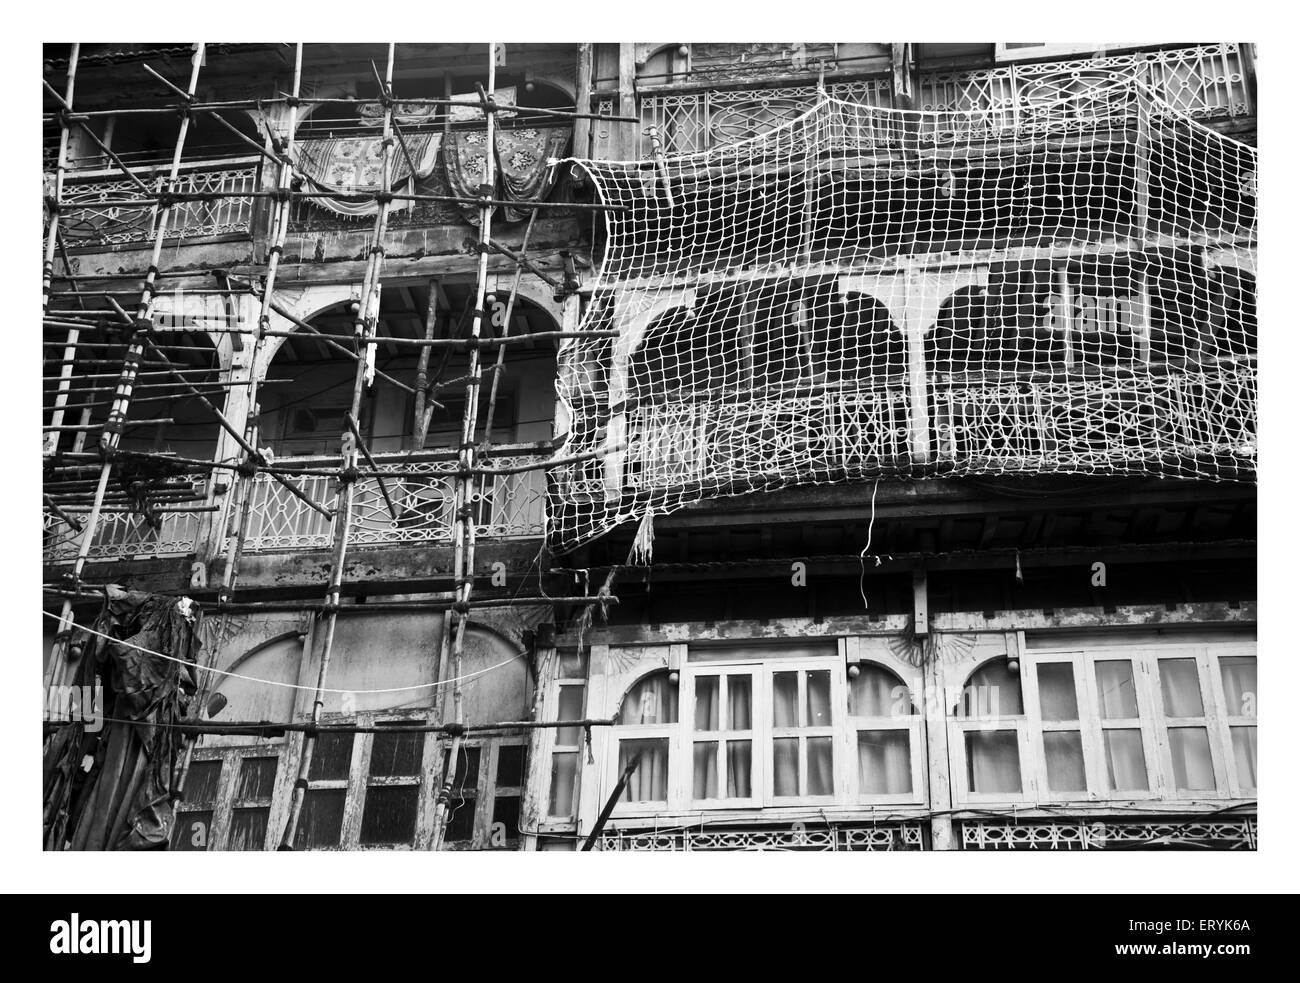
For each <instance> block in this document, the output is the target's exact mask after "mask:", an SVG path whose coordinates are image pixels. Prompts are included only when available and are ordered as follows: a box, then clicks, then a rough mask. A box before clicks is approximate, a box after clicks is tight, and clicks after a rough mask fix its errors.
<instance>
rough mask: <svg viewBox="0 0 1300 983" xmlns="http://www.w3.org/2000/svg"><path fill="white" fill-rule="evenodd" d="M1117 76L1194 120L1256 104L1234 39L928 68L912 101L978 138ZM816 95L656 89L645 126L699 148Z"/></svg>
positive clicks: (836, 92)
mask: <svg viewBox="0 0 1300 983" xmlns="http://www.w3.org/2000/svg"><path fill="white" fill-rule="evenodd" d="M1116 77H1120V78H1135V79H1137V80H1138V81H1140V82H1142V83H1144V84H1145V85H1147V86H1149V87H1150V88H1151V90H1152V91H1153V92H1154V93H1155V95H1156V96H1157V97H1158V98H1159V99H1161V100H1162V101H1164V102H1167V103H1169V104H1170V105H1171V106H1173V107H1174V108H1175V109H1177V110H1178V111H1180V112H1182V113H1185V114H1186V115H1188V116H1192V117H1194V118H1196V119H1210V118H1222V117H1233V116H1245V115H1249V114H1250V113H1251V112H1252V111H1253V110H1252V107H1251V102H1250V95H1249V91H1248V87H1247V85H1246V71H1245V66H1244V64H1243V58H1242V53H1241V50H1240V45H1238V44H1236V43H1234V42H1225V43H1222V44H1208V45H1199V46H1197V47H1191V48H1178V49H1173V50H1167V51H1145V52H1136V53H1133V54H1124V55H1108V56H1105V57H1100V58H1085V59H1078V60H1074V61H1055V62H1030V63H1025V64H1013V65H1001V66H998V67H996V68H988V69H980V70H977V71H968V72H948V73H939V74H928V75H922V76H921V79H920V83H919V86H918V91H917V97H916V105H915V108H916V109H920V110H924V111H930V112H943V113H967V112H970V113H975V114H977V115H975V116H974V117H973V118H972V119H971V120H970V121H969V123H970V125H971V126H972V127H974V126H978V127H979V129H980V135H990V134H993V133H996V132H998V131H1001V130H1004V129H1010V128H1014V127H1016V126H1017V125H1019V124H1020V123H1021V122H1022V114H1025V113H1030V114H1032V112H1033V109H1034V107H1035V105H1040V104H1047V103H1054V102H1059V100H1061V99H1062V98H1063V97H1068V96H1069V95H1070V94H1071V93H1074V92H1078V93H1084V92H1088V91H1090V90H1095V89H1096V88H1097V86H1098V83H1101V82H1105V81H1109V80H1113V79H1115V78H1116ZM826 90H827V93H828V94H829V95H831V96H833V97H834V98H837V99H844V100H848V101H850V102H858V103H861V104H862V105H865V106H873V107H880V108H886V107H889V106H890V105H891V94H890V83H889V81H888V80H886V79H881V78H877V79H865V80H859V81H852V82H838V83H833V84H829V85H827V87H826ZM816 99H817V90H816V88H815V87H814V86H812V85H808V86H802V87H787V88H779V89H728V90H716V91H714V90H710V91H695V92H680V93H673V92H655V93H653V94H647V95H644V96H643V97H642V98H641V100H640V109H641V120H642V125H643V127H650V126H654V127H655V128H656V131H657V133H658V135H659V138H660V140H661V142H662V144H663V148H664V150H665V151H666V152H667V153H693V152H695V151H700V150H707V149H709V148H710V147H713V146H716V145H720V144H727V143H731V142H734V141H736V140H739V139H743V138H746V137H750V136H755V135H757V134H759V133H764V132H766V131H767V130H770V129H772V128H773V127H775V126H779V125H780V124H781V123H784V122H786V121H787V120H790V119H793V118H794V117H795V116H798V115H799V114H800V113H802V112H804V111H806V110H807V109H808V108H809V107H810V106H812V105H813V103H814V102H815V101H816ZM988 110H992V112H991V113H989V112H987V111H988ZM935 135H936V136H952V134H935ZM640 139H641V153H642V154H643V155H646V154H649V153H650V150H651V144H650V141H649V139H648V138H647V137H645V136H644V135H642V136H641V138H640Z"/></svg>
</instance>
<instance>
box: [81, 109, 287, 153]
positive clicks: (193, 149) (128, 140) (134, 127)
mask: <svg viewBox="0 0 1300 983" xmlns="http://www.w3.org/2000/svg"><path fill="white" fill-rule="evenodd" d="M165 101H166V100H165V99H160V100H159V104H160V103H162V102H165ZM217 115H218V116H220V117H221V119H222V120H224V121H225V122H226V123H228V124H229V125H230V126H233V127H234V128H235V129H236V130H237V131H238V132H239V133H240V134H242V135H243V136H245V137H247V138H248V139H250V140H252V141H253V142H254V143H256V144H257V145H259V146H261V145H263V144H265V142H266V135H265V134H264V133H262V132H260V131H259V130H258V127H257V124H256V123H255V122H254V121H253V119H252V117H251V116H249V114H248V113H246V112H244V111H243V110H239V109H223V110H218V111H217ZM98 119H102V120H103V122H102V123H101V122H98V121H97V122H96V124H94V125H95V126H96V127H97V128H99V127H102V130H103V132H100V133H98V134H97V135H98V136H99V138H100V139H101V140H103V142H104V143H105V144H106V145H107V146H108V148H109V149H110V150H112V151H113V153H114V154H116V155H117V156H118V157H119V158H121V159H122V161H123V162H124V163H126V164H130V165H132V166H135V165H139V166H142V167H143V166H149V165H165V164H168V163H170V161H171V158H172V154H173V153H174V152H175V149H176V136H177V126H178V119H179V118H178V117H177V116H176V115H175V114H173V113H140V114H135V113H122V114H120V115H116V116H107V117H102V118H97V120H98ZM86 144H87V152H88V153H89V154H90V155H91V157H90V159H89V160H87V161H86V162H85V163H83V164H82V166H102V167H110V166H112V165H111V163H110V162H109V160H108V158H107V157H104V156H103V155H102V153H100V151H99V150H98V148H96V147H93V146H92V145H90V144H89V141H86ZM253 154H256V151H255V150H253V148H252V147H250V146H249V145H248V144H247V143H245V142H244V141H242V140H240V139H239V138H238V137H236V136H235V135H234V134H233V133H231V132H230V130H229V129H227V128H226V127H225V126H222V125H221V123H219V122H217V120H215V119H213V118H212V116H211V115H209V114H208V113H206V112H202V113H194V114H192V115H191V116H190V125H189V128H188V129H187V130H186V132H185V146H184V148H183V149H182V152H181V159H182V160H183V161H205V160H223V159H227V158H231V157H248V156H250V155H253ZM99 158H102V161H101V162H99V163H94V161H96V160H97V159H99Z"/></svg>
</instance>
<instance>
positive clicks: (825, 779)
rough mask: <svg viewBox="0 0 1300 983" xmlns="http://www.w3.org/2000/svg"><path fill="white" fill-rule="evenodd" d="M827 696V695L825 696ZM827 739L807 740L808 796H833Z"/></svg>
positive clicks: (833, 776)
mask: <svg viewBox="0 0 1300 983" xmlns="http://www.w3.org/2000/svg"><path fill="white" fill-rule="evenodd" d="M827 695H828V696H829V694H827ZM832 743H833V739H832V738H829V737H810V738H808V794H809V795H834V794H835V769H834V767H833V766H832V760H833V755H832V753H831V745H832Z"/></svg>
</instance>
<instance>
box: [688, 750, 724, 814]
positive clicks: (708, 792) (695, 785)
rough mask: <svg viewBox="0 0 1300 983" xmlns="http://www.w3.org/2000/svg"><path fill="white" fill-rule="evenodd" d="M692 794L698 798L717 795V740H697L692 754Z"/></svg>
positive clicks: (715, 796) (710, 797) (712, 797)
mask: <svg viewBox="0 0 1300 983" xmlns="http://www.w3.org/2000/svg"><path fill="white" fill-rule="evenodd" d="M694 758H695V760H694V764H693V769H694V778H693V780H692V783H691V785H692V792H691V794H692V796H693V797H694V798H695V799H696V800H697V801H698V800H700V799H716V798H717V797H718V742H717V741H697V742H696V743H695V754H694Z"/></svg>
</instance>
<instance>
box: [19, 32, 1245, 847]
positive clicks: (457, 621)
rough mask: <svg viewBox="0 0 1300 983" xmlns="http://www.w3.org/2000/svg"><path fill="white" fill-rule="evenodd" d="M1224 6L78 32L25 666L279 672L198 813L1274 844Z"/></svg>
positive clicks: (781, 833) (230, 740)
mask: <svg viewBox="0 0 1300 983" xmlns="http://www.w3.org/2000/svg"><path fill="white" fill-rule="evenodd" d="M386 58H389V59H391V61H390V64H389V77H390V78H391V88H388V89H386V88H385V78H382V77H381V70H380V69H379V68H375V67H373V65H383V64H384V62H385V59H386ZM1252 59H1253V46H1252V45H1250V44H1247V43H1239V42H1221V43H1208V42H1207V43H1200V44H1168V45H1150V46H1143V47H1136V48H1135V47H1124V46H1113V47H1108V48H1103V49H1100V50H1099V49H1098V48H1097V46H1095V45H1084V46H1081V45H1061V44H1014V43H987V44H969V45H966V44H962V45H955V44H943V45H928V44H887V43H862V44H844V43H812V42H808V43H791V44H739V43H737V44H716V43H710V44H698V43H681V42H678V43H671V44H658V43H655V44H651V43H619V44H567V45H564V44H534V45H514V44H507V45H500V44H498V45H494V46H492V48H491V49H489V46H488V45H486V44H484V45H436V44H427V45H426V44H418V43H413V44H406V43H402V44H398V45H396V47H395V49H387V48H386V46H382V45H373V46H372V45H325V44H312V45H306V46H301V47H295V46H293V45H251V44H249V45H241V44H231V45H209V46H206V47H204V48H203V49H201V50H196V49H195V48H194V47H193V46H189V45H181V46H175V47H171V48H167V47H162V48H159V47H146V46H137V47H132V46H123V45H100V46H92V45H82V46H79V48H78V49H77V50H76V51H75V52H72V51H69V50H67V49H66V48H57V47H51V48H50V49H48V50H47V63H46V81H47V82H48V84H49V90H47V99H46V109H47V110H48V112H47V117H46V135H47V136H46V147H45V150H46V154H45V164H46V172H47V188H46V200H47V223H48V224H47V228H49V229H53V230H55V234H54V235H53V236H47V242H46V254H47V260H48V262H47V270H48V275H49V279H48V281H47V282H48V290H49V296H48V303H47V308H46V333H45V349H44V351H45V359H46V364H45V371H44V373H43V375H44V377H45V382H44V391H45V422H46V430H45V433H44V451H45V462H46V468H47V472H46V474H47V482H46V488H45V491H46V511H45V515H44V521H45V555H44V577H43V579H44V582H45V583H46V584H47V585H49V586H50V587H51V588H54V589H52V590H51V592H50V594H49V596H48V602H47V616H46V617H45V618H44V619H43V620H44V621H45V622H46V626H45V627H46V629H47V631H46V638H47V644H46V680H47V683H48V684H49V685H51V686H57V685H59V684H60V683H67V682H70V681H72V680H74V679H76V680H81V681H82V682H85V681H86V680H87V679H89V678H90V676H87V675H86V672H87V670H86V669H85V668H84V667H83V668H80V669H79V668H78V664H77V663H78V656H77V653H78V651H80V650H83V649H84V647H85V646H86V645H89V644H90V642H91V641H92V640H93V637H94V636H92V635H87V634H85V633H84V630H85V629H86V628H88V627H91V626H94V625H96V624H100V625H102V622H101V621H97V620H96V619H97V618H100V617H101V612H102V611H103V610H104V608H105V607H106V602H105V601H104V600H103V598H102V592H103V588H104V586H105V585H110V584H111V585H118V586H120V587H121V588H124V589H126V590H129V591H135V592H140V593H142V594H147V595H151V596H159V595H162V596H168V597H172V596H174V597H177V598H179V597H182V596H184V597H188V598H190V599H191V601H192V602H193V604H194V605H195V608H196V610H198V611H201V614H200V615H199V616H198V617H197V618H196V619H195V620H194V624H195V628H194V633H195V635H196V637H197V639H198V640H199V641H200V642H201V648H199V649H197V650H196V651H197V652H198V655H197V656H195V658H196V661H197V662H198V664H199V665H200V666H201V667H203V668H205V669H212V670H215V672H212V673H203V672H200V673H199V674H198V679H199V688H198V690H197V694H196V696H197V698H196V699H195V700H194V701H193V707H194V708H193V709H190V710H188V711H187V712H186V713H187V715H186V719H187V720H189V721H191V722H198V723H199V724H201V723H202V722H204V721H206V722H208V723H210V724H214V725H220V724H221V723H222V722H223V721H231V722H244V723H249V722H254V723H255V722H270V723H282V724H283V723H288V724H290V725H295V724H296V725H300V729H294V727H292V726H290V727H287V728H282V729H280V730H279V731H278V732H272V730H273V729H272V728H266V729H265V731H264V732H259V733H253V732H251V731H250V732H245V733H221V732H220V728H219V726H217V727H214V728H211V729H208V730H203V729H202V727H201V726H199V727H196V729H195V730H192V731H188V732H187V734H188V737H187V742H186V747H185V749H184V750H183V752H182V753H181V755H180V759H179V760H182V761H183V762H184V764H183V765H178V766H177V767H176V768H175V769H174V770H173V772H172V774H173V775H174V776H181V775H183V782H180V781H176V782H174V783H173V786H172V787H173V788H175V787H176V786H177V785H179V787H180V788H179V792H178V794H179V799H178V801H176V802H175V807H174V808H175V821H174V823H171V824H170V825H168V826H167V828H166V830H165V840H166V843H167V844H168V845H169V846H170V848H172V849H231V850H262V849H276V848H277V847H278V846H280V845H281V844H284V845H286V846H291V847H293V848H295V849H318V850H329V849H416V850H419V849H430V848H438V849H529V850H532V849H547V850H551V849H556V850H571V849H578V848H579V847H580V846H583V845H585V844H587V843H588V842H589V843H590V845H591V846H593V847H595V848H597V849H604V850H622V851H641V850H719V849H779V850H788V849H797V850H865V849H900V850H930V849H935V850H953V849H1154V848H1161V847H1174V848H1188V847H1212V848H1247V849H1251V848H1253V847H1254V845H1255V836H1256V809H1255V796H1256V790H1257V779H1256V748H1257V741H1256V736H1255V735H1256V702H1257V700H1256V664H1257V655H1256V646H1255V625H1256V620H1257V608H1256V601H1255V521H1256V519H1255V514H1256V513H1255V507H1256V493H1255V484H1254V461H1255V449H1254V447H1255V372H1256V361H1257V359H1256V351H1257V347H1256V346H1257V342H1256V339H1257V323H1256V312H1255V296H1256V293H1255V258H1256V247H1255V235H1254V193H1255V171H1254V163H1253V162H1254V160H1255V156H1254V154H1255V152H1254V149H1253V147H1254V144H1255V140H1256V111H1255V105H1256V94H1255V88H1254V71H1253V61H1252ZM489 62H491V64H489ZM74 65H75V71H72V68H73V66H74ZM146 65H147V66H149V68H151V69H153V70H155V71H156V72H157V73H158V74H160V75H161V76H163V78H164V79H165V80H170V82H167V81H163V82H160V81H159V80H158V79H157V78H156V77H155V76H154V75H151V74H150V73H149V72H147V71H146V70H145V66H146ZM186 80H189V82H190V87H189V91H190V93H191V95H192V98H191V99H190V100H189V102H190V105H191V109H190V111H189V112H188V113H183V114H178V113H176V112H170V111H168V112H164V111H162V110H163V109H164V108H165V107H168V106H172V105H174V104H175V103H176V102H177V98H178V97H177V93H176V91H174V90H173V89H169V87H168V85H169V84H170V85H171V86H172V87H179V90H180V91H181V94H182V95H184V94H185V91H186V90H185V82H186ZM194 107H198V108H194ZM575 108H576V112H575ZM489 116H492V117H494V122H495V128H494V129H485V122H484V121H485V119H486V118H487V117H489ZM178 120H183V121H184V122H182V123H180V124H179V125H180V127H181V131H182V136H181V139H180V140H178V139H177V129H178ZM814 124H815V126H816V128H815V129H814ZM394 135H396V139H390V138H391V137H393V136H394ZM485 138H486V139H485ZM489 144H490V146H489ZM485 148H486V153H488V154H491V155H493V157H492V163H491V164H490V165H487V169H486V171H485V170H484V167H485V165H484V153H485ZM792 148H793V149H792ZM973 148H977V149H973ZM796 157H797V158H798V161H799V162H806V161H808V160H816V161H817V162H818V167H819V168H820V169H819V171H818V173H819V174H820V175H821V178H819V180H824V183H815V182H814V181H813V180H811V179H810V178H809V177H808V175H809V173H811V170H812V169H810V168H808V167H807V166H806V164H804V163H800V164H799V168H802V169H801V170H800V169H797V168H795V167H793V166H792V165H791V161H794V160H795V158H796ZM569 158H576V161H574V160H570V159H569ZM882 161H883V162H882ZM1207 162H1209V163H1207ZM796 170H797V171H798V173H797V174H796ZM128 172H129V173H128ZM485 177H487V178H491V179H492V180H491V181H488V182H487V183H484V178H485ZM385 178H387V179H388V181H387V184H386V185H385V183H384V179H385ZM385 188H386V189H387V193H385ZM846 189H847V190H846ZM1134 189H1137V190H1136V191H1135V190H1134ZM160 196H161V197H160ZM403 196H404V197H403ZM485 201H486V202H491V204H490V206H489V205H488V204H485ZM1204 202H1209V203H1210V204H1209V205H1203V204H1201V203H1204ZM771 203H775V204H771ZM769 204H770V205H771V207H769ZM1003 206H1005V208H1004V207H1003ZM489 208H490V211H491V213H492V214H491V217H490V219H489V221H488V222H485V221H484V215H485V212H487V211H488V210H489ZM51 216H53V218H51ZM1139 221H1140V225H1139ZM873 223H874V224H873ZM877 228H879V229H880V230H881V231H879V234H877V231H876V230H877ZM791 230H793V231H791ZM787 239H789V240H790V242H789V243H788V244H787V243H786V240H787ZM796 240H797V241H796ZM376 247H379V248H378V249H377V248H376ZM742 253H743V255H742ZM151 271H152V272H151ZM142 283H143V284H144V286H145V288H146V291H145V293H144V294H143V295H142ZM142 296H143V297H145V298H147V301H148V317H149V320H150V328H149V331H150V337H151V338H152V339H155V340H154V341H152V342H151V343H150V347H149V348H148V349H147V350H146V354H145V355H144V356H143V357H140V356H139V355H137V356H136V358H137V360H138V364H135V365H134V366H133V368H132V372H133V375H132V384H133V387H134V388H133V389H132V388H131V387H128V392H131V393H132V397H133V399H132V402H131V403H130V407H129V410H128V411H127V412H125V415H124V417H119V416H118V415H116V413H117V411H118V410H120V409H121V405H120V404H115V402H114V400H115V399H118V398H120V397H121V395H122V389H121V386H122V384H123V383H122V373H123V371H124V370H123V358H124V355H125V356H127V357H128V361H130V356H131V353H132V351H133V348H132V347H131V346H132V344H133V343H134V342H133V340H132V337H131V336H128V335H129V332H127V330H126V329H127V328H130V329H131V330H140V323H139V322H137V323H136V324H135V325H134V326H132V324H131V320H130V313H129V312H130V311H132V310H136V309H140V310H143V309H144V308H143V307H138V305H140V304H142V303H144V301H143V300H142ZM87 312H91V313H93V314H94V316H95V317H97V318H99V319H100V322H106V321H111V320H112V319H113V318H114V317H117V318H120V319H122V321H123V324H124V325H126V327H125V328H122V329H119V333H118V335H116V336H114V335H113V334H112V332H110V331H107V330H106V329H105V330H100V329H96V330H95V331H92V330H89V329H88V328H86V327H84V326H83V325H84V324H87V323H89V322H88V321H87V318H89V317H90V314H88V313H87ZM358 324H363V325H364V330H365V332H367V333H365V334H362V332H361V330H358V331H357V332H356V333H355V334H354V326H355V325H358ZM101 327H102V324H101ZM97 332H98V333H97ZM467 337H469V338H475V339H486V343H483V342H481V341H479V340H476V341H474V342H473V343H471V344H466V343H465V339H466V338H467ZM504 339H510V340H509V341H507V340H504ZM439 342H443V343H444V344H442V345H439V344H438V343H439ZM485 367H486V371H485ZM362 376H364V386H363V388H362V389H360V390H358V391H359V392H361V393H362V395H361V396H360V402H359V404H357V403H355V402H354V400H353V399H352V397H353V396H354V392H353V388H352V385H351V384H352V383H353V380H354V377H355V378H358V379H360V378H362ZM355 405H359V408H360V411H359V413H358V414H357V416H356V418H355V420H354V419H352V408H353V406H355ZM214 408H215V410H218V411H219V415H218V414H217V413H214V411H213V410H214ZM1035 414H1036V415H1035ZM467 420H468V421H469V422H468V426H469V432H468V434H467V433H465V430H464V428H465V426H466V421H467ZM225 424H228V426H227V425H225ZM105 434H112V445H111V446H112V447H113V448H114V453H112V454H108V455H101V456H99V457H96V456H95V455H94V454H93V452H94V451H95V450H96V448H97V447H100V448H102V447H104V446H105V443H104V441H105V436H104V435H105ZM250 438H251V441H250ZM466 445H473V447H474V448H476V450H475V452H474V453H475V455H476V456H475V458H474V461H475V467H478V468H480V470H477V471H473V472H471V471H468V470H467V469H466V464H465V458H464V452H465V449H466ZM250 446H251V448H252V449H253V450H254V451H256V452H257V456H256V461H257V462H258V464H259V466H247V465H243V466H241V462H246V461H248V460H249V459H250V458H251V457H253V456H254V455H253V454H251V453H250ZM358 446H362V447H364V460H363V459H361V458H358V456H357V454H358V451H357V447H358ZM349 454H350V455H351V458H349V457H348V455H349ZM102 460H108V461H109V462H110V466H109V467H108V468H106V469H105V470H104V471H103V473H104V474H108V475H109V479H110V480H108V483H107V485H105V484H104V482H103V481H101V483H100V485H99V487H98V489H96V488H95V480H94V479H95V478H96V477H98V476H99V475H100V473H101V472H100V470H99V469H100V467H101V461H102ZM348 460H352V461H354V462H355V464H354V473H353V474H352V475H351V476H345V477H343V478H340V473H341V472H340V467H341V465H340V461H343V462H344V465H346V463H347V461H348ZM547 462H550V464H551V466H549V467H538V466H537V465H538V464H539V463H541V464H546V463H547ZM557 462H558V463H557ZM187 465H192V469H191V470H187ZM210 465H215V466H210ZM471 473H472V475H473V477H472V478H469V479H468V480H467V479H466V475H469V474H471ZM466 481H467V483H466V484H462V483H464V482H466ZM96 490H97V491H98V500H95V497H94V493H95V491H96ZM344 496H348V498H347V501H346V506H344V505H343V504H342V503H344ZM322 506H323V508H322ZM344 507H346V510H347V514H348V523H347V524H346V525H344V526H343V528H344V530H345V531H344V532H343V533H342V537H343V539H344V540H345V542H343V544H342V547H343V549H342V550H340V548H339V547H340V543H339V529H340V519H339V516H340V509H341V508H344ZM331 513H332V515H331ZM463 530H464V531H463ZM467 530H472V531H467ZM467 539H468V542H469V543H470V544H472V545H470V547H469V550H468V552H466V540H467ZM338 557H342V558H343V560H344V562H343V564H342V566H341V568H340V567H339V566H338V565H337V564H336V563H335V562H334V561H335V559H336V558H338ZM466 563H468V564H469V566H468V568H467V567H466V566H465V564H466ZM467 583H468V584H469V585H470V587H471V588H472V592H473V598H472V601H467V600H465V598H466V597H467V596H468V594H462V593H461V591H462V590H464V588H465V585H466V584H467ZM331 587H333V588H335V589H336V591H337V592H336V594H333V595H331V593H330V589H331ZM97 590H98V591H99V592H100V594H101V597H100V598H96V597H95V596H94V594H95V591H97ZM331 598H335V600H333V601H332V600H331ZM110 634H111V632H110ZM322 663H324V665H323V664H322ZM93 675H94V673H93V672H91V676H93ZM48 719H49V717H48V715H47V720H48ZM58 723H59V722H58V720H55V721H53V722H52V723H51V724H50V728H51V729H52V730H53V729H56V728H57V726H58ZM447 724H453V725H455V726H453V727H451V728H450V729H448V728H447V727H446V725H447ZM489 725H502V726H496V727H493V726H489ZM512 725H513V726H512ZM416 727H424V728H426V729H425V730H417V729H415V728H416ZM439 728H442V729H441V730H440V729H439ZM307 746H310V751H309V752H307V753H308V754H309V757H308V758H307V764H306V765H305V766H304V765H303V762H304V749H305V747H307ZM286 831H288V832H286ZM290 834H291V835H290ZM66 845H67V842H66V841H64V840H61V839H60V838H59V837H57V836H56V837H55V838H54V839H53V840H51V841H48V842H47V846H49V847H50V848H62V847H64V846H66Z"/></svg>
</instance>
